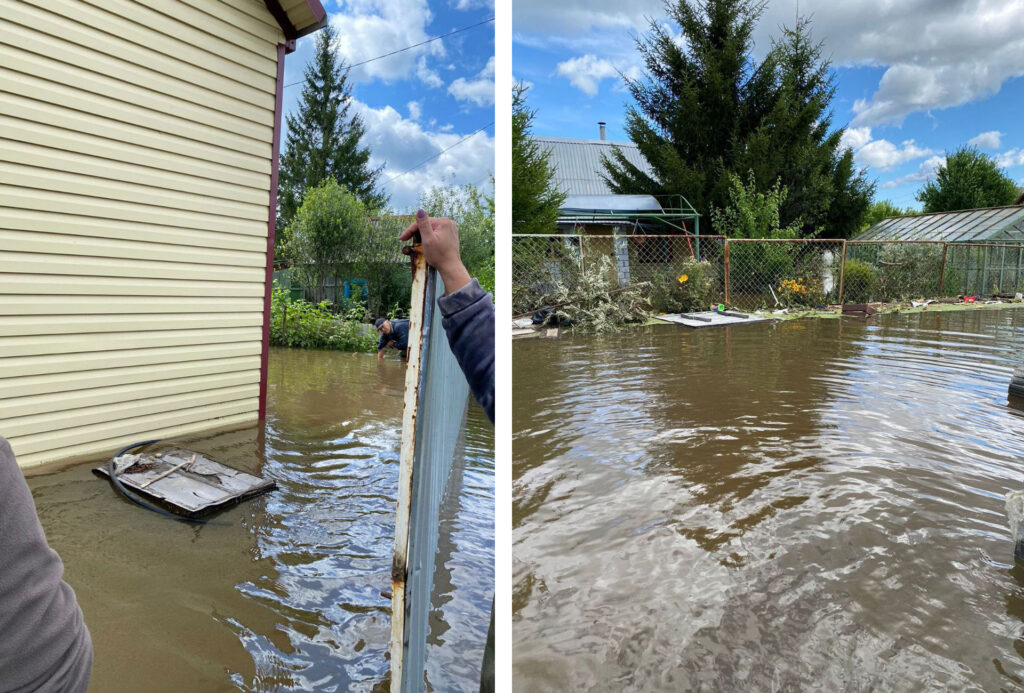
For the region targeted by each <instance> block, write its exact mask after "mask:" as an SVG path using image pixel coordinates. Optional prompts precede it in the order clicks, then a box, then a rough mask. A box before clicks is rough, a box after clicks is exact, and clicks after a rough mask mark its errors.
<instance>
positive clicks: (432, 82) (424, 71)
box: [416, 56, 444, 89]
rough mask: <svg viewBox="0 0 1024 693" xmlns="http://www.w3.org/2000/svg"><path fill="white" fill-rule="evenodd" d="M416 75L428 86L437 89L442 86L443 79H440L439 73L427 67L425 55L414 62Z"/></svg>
mask: <svg viewBox="0 0 1024 693" xmlns="http://www.w3.org/2000/svg"><path fill="white" fill-rule="evenodd" d="M416 76H417V77H419V78H420V81H421V82H423V83H424V84H426V85H427V86H428V87H432V88H434V89H437V88H438V87H443V86H444V80H443V79H441V75H439V74H437V70H431V69H430V68H429V67H427V58H426V56H423V57H421V58H420V59H419V61H418V62H417V63H416Z"/></svg>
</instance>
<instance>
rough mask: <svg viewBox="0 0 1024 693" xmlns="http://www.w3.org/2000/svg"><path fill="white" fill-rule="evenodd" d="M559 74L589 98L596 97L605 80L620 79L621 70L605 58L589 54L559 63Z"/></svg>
mask: <svg viewBox="0 0 1024 693" xmlns="http://www.w3.org/2000/svg"><path fill="white" fill-rule="evenodd" d="M558 74H559V75H561V76H562V77H566V78H568V80H569V83H570V84H572V85H573V86H574V87H576V88H577V89H579V90H580V91H582V92H583V93H584V94H586V95H587V96H595V95H596V94H597V90H598V89H599V88H600V86H601V82H602V81H603V80H605V79H618V77H619V70H618V69H617V68H616V67H615V65H613V64H612V63H611V61H608V60H605V59H604V58H598V57H597V56H595V55H591V54H589V53H588V54H587V55H583V56H579V57H577V58H570V59H569V60H566V61H565V62H561V63H558Z"/></svg>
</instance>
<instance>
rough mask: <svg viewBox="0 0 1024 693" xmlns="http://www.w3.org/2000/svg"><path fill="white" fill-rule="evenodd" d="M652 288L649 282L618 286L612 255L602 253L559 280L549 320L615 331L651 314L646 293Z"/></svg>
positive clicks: (600, 330)
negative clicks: (567, 278) (564, 278)
mask: <svg viewBox="0 0 1024 693" xmlns="http://www.w3.org/2000/svg"><path fill="white" fill-rule="evenodd" d="M649 289H650V284H648V283H647V282H639V283H637V284H630V285H628V286H619V284H618V282H616V280H615V266H614V264H613V263H612V259H611V258H610V257H608V256H607V255H602V256H600V257H599V258H598V259H597V261H596V262H588V263H587V264H586V268H585V269H584V270H582V271H580V272H578V273H576V274H574V276H573V277H572V278H571V279H569V280H568V281H566V280H560V281H557V282H556V286H555V288H554V291H553V292H552V293H551V299H552V303H553V304H554V306H555V310H554V311H553V312H552V313H551V315H549V316H548V320H549V321H552V320H554V321H557V322H562V323H567V324H569V325H572V327H573V329H576V330H580V331H581V332H614V331H615V330H617V329H619V328H620V327H622V326H623V325H626V324H628V323H635V322H643V321H645V320H646V319H647V318H648V317H649V316H650V310H649V304H648V302H647V299H646V298H645V297H644V293H645V292H646V291H648V290H649Z"/></svg>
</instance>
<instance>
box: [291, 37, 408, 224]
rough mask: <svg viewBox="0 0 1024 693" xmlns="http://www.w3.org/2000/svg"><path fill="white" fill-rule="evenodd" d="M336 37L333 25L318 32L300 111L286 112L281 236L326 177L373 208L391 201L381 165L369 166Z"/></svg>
mask: <svg viewBox="0 0 1024 693" xmlns="http://www.w3.org/2000/svg"><path fill="white" fill-rule="evenodd" d="M334 38H335V32H334V29H333V28H332V27H331V25H330V24H328V25H327V26H326V27H324V28H323V29H322V30H321V31H320V32H319V33H318V34H317V38H316V55H315V56H314V58H313V60H312V61H310V63H309V64H308V65H307V66H306V73H305V83H304V84H303V87H302V96H301V97H300V101H299V108H298V112H297V113H296V114H294V115H289V116H288V141H287V143H286V144H285V149H284V152H283V153H282V154H281V168H280V174H279V175H280V182H279V189H278V201H279V217H278V223H277V228H278V232H279V235H280V231H281V230H282V229H283V228H284V227H285V226H287V225H288V224H289V223H290V221H291V219H292V217H294V216H295V212H296V211H297V210H298V208H299V207H300V206H301V205H302V200H303V197H304V196H305V194H306V191H307V190H311V189H313V188H315V187H316V186H318V185H319V184H320V183H321V182H323V181H324V180H326V179H327V178H334V179H335V180H337V181H338V183H339V184H340V185H341V186H342V187H344V188H345V189H347V190H348V191H350V192H351V193H352V194H354V195H355V196H356V197H357V198H359V200H360V201H361V202H362V203H363V204H364V205H365V206H366V208H367V209H368V210H370V211H371V212H372V211H378V210H380V209H382V208H383V207H384V206H386V205H387V202H388V198H387V195H385V194H384V192H383V191H381V190H380V189H379V188H378V187H377V181H378V179H379V178H380V173H381V170H382V168H383V167H381V168H376V169H374V168H371V167H370V165H369V161H370V150H369V148H367V147H362V146H360V140H362V138H363V135H364V134H365V133H366V128H365V126H364V125H363V121H362V119H361V118H360V117H359V115H358V114H356V113H350V108H351V105H352V89H351V87H350V86H349V84H348V68H346V67H345V66H344V63H343V61H341V60H339V58H338V55H337V51H336V50H335V48H334Z"/></svg>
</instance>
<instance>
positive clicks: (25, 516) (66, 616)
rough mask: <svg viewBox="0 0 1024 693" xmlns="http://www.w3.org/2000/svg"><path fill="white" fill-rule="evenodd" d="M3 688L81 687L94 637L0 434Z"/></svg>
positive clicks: (69, 692) (72, 691)
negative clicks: (91, 636)
mask: <svg viewBox="0 0 1024 693" xmlns="http://www.w3.org/2000/svg"><path fill="white" fill-rule="evenodd" d="M0 556H2V557H3V558H2V559H0V690H3V691H17V692H19V693H21V692H25V693H28V692H29V691H47V692H48V693H50V692H52V693H84V691H85V690H86V688H87V687H88V685H89V676H90V674H91V672H92V641H91V639H90V638H89V631H88V629H87V628H86V627H85V621H84V620H83V618H82V611H81V609H79V607H78V602H77V601H76V600H75V593H74V591H73V590H72V589H71V587H70V586H69V585H68V584H67V583H66V582H64V580H63V576H64V564H63V563H61V560H60V557H59V556H58V555H57V553H56V552H55V551H54V550H53V549H51V548H50V546H49V545H48V544H47V543H46V536H45V535H44V533H43V527H42V525H41V524H40V523H39V517H38V515H37V514H36V507H35V503H34V502H33V500H32V493H31V491H30V490H29V488H28V484H27V483H26V482H25V477H24V475H23V474H22V472H21V469H19V468H18V462H17V460H16V459H15V457H14V452H13V451H12V450H11V446H10V444H9V443H8V442H7V441H6V440H4V439H3V438H0Z"/></svg>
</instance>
